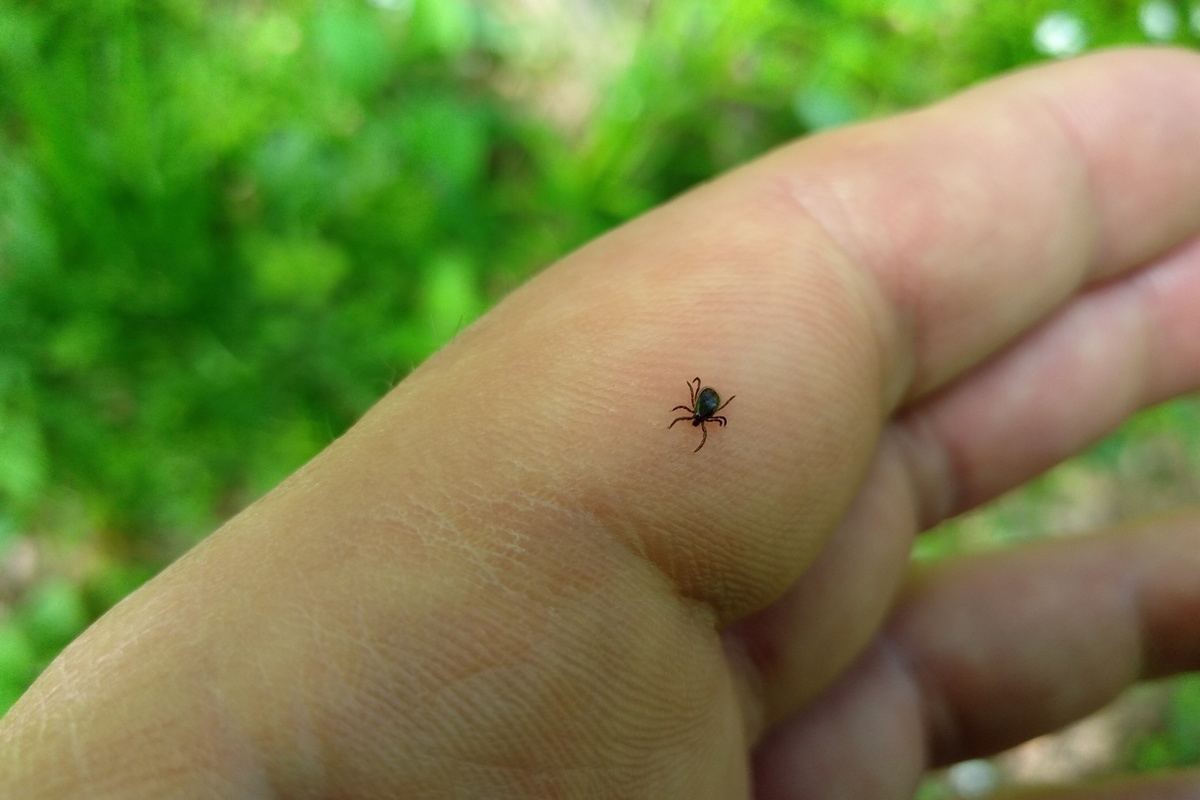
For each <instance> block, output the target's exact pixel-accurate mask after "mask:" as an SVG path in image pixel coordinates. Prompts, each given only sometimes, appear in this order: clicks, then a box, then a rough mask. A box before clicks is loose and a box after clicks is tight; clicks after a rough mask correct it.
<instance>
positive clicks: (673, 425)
mask: <svg viewBox="0 0 1200 800" xmlns="http://www.w3.org/2000/svg"><path fill="white" fill-rule="evenodd" d="M685 419H687V420H690V419H693V418H692V417H690V416H689V417H680V418H679V419H677V420H675V422H683V421H684V420H685ZM675 422H672V423H671V424H670V425H668V426H667V427H668V428H674V427H675Z"/></svg>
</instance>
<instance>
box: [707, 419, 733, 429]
mask: <svg viewBox="0 0 1200 800" xmlns="http://www.w3.org/2000/svg"><path fill="white" fill-rule="evenodd" d="M708 421H709V422H715V423H717V424H718V425H720V426H721V427H722V428H724V427H725V423H726V422H728V421H729V420H727V419H725V418H724V417H709V418H708Z"/></svg>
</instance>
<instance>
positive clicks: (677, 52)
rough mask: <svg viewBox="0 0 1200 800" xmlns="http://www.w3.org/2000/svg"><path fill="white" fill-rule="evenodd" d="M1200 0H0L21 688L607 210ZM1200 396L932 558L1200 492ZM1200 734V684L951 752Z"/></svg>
mask: <svg viewBox="0 0 1200 800" xmlns="http://www.w3.org/2000/svg"><path fill="white" fill-rule="evenodd" d="M1148 42H1161V43H1173V44H1177V45H1184V46H1189V47H1196V46H1198V45H1200V2H1196V3H1187V2H1176V1H1174V0H1146V1H1145V2H1133V1H1132V0H1108V1H1107V2H1094V1H1091V2H1032V1H1028V2H986V3H985V2H972V1H971V0H883V1H882V2H880V0H810V1H809V2H800V0H793V1H791V2H787V1H781V0H706V2H702V3H697V2H694V0H370V1H369V0H323V1H322V2H316V0H242V1H241V2H237V1H236V0H224V1H223V2H210V3H206V4H197V3H193V2H189V0H88V1H87V2H82V3H81V2H78V1H77V0H36V2H33V1H27V2H24V1H21V0H0V713H2V712H3V710H4V709H6V708H8V706H9V705H11V703H12V702H13V701H14V700H15V699H16V698H17V697H18V696H19V695H20V693H21V692H22V691H23V690H24V689H25V688H26V687H27V686H28V685H29V683H30V682H31V681H32V680H33V679H34V678H35V677H36V676H37V674H38V673H39V672H40V670H41V669H43V668H44V667H45V665H46V664H47V663H48V662H49V661H50V659H52V658H53V657H54V655H55V654H56V653H57V652H58V651H59V650H60V649H61V648H62V647H63V646H64V645H65V644H66V643H67V642H69V641H70V640H71V639H72V638H74V637H75V636H76V635H77V634H78V633H79V632H80V631H81V630H82V629H83V628H84V627H86V626H87V625H88V624H89V623H90V622H91V621H92V620H94V619H95V618H96V617H98V616H99V615H100V614H102V613H103V612H104V611H105V610H106V609H107V608H108V607H110V606H111V605H112V604H113V603H115V602H116V601H118V600H119V599H120V598H121V597H123V596H124V595H125V594H127V593H128V592H130V591H131V590H133V589H134V588H136V587H137V586H138V585H139V584H140V583H142V582H143V581H145V580H146V579H148V578H149V577H150V576H152V575H153V574H154V573H155V572H156V571H158V570H159V569H161V568H162V567H163V566H164V565H165V564H167V563H168V562H169V561H171V560H172V559H173V558H175V557H176V556H178V555H179V554H180V553H181V552H183V551H184V550H186V549H187V548H188V547H189V546H191V545H192V544H194V543H195V542H196V541H198V540H199V539H200V538H201V537H203V536H204V535H205V534H207V533H209V532H210V531H212V530H213V529H214V528H215V527H216V526H218V525H219V524H220V523H221V522H222V521H223V520H224V519H226V518H228V517H229V516H230V515H232V514H233V513H235V512H236V511H237V510H239V509H241V508H242V507H244V506H245V505H247V504H248V503H249V502H251V501H252V500H254V499H255V498H256V497H258V496H259V495H261V494H262V493H263V492H265V491H266V490H268V489H269V488H271V487H272V486H273V485H274V484H275V483H277V482H278V481H279V480H281V479H282V478H283V477H284V476H286V475H288V474H289V473H290V472H292V471H293V470H295V469H296V468H297V467H298V466H300V465H301V464H302V463H304V462H305V461H306V460H307V459H308V458H310V457H311V456H312V455H314V454H315V453H316V452H317V451H319V450H320V449H321V448H322V447H324V446H325V445H326V444H327V443H329V442H330V441H331V440H332V439H334V438H335V437H337V436H338V435H339V434H340V433H341V432H342V431H343V430H345V429H346V428H347V427H348V426H349V425H350V424H351V423H352V422H353V421H354V420H355V419H356V418H357V417H358V416H359V415H360V414H361V413H362V412H363V411H364V410H365V409H366V408H367V407H368V406H370V405H371V404H372V403H373V402H374V401H375V400H376V399H377V398H379V397H380V396H381V395H382V394H384V393H385V392H386V391H387V390H388V389H389V387H391V386H392V385H394V384H395V383H396V382H397V381H399V380H400V379H402V378H403V377H404V376H405V374H407V373H408V372H409V371H410V370H411V369H412V368H413V367H414V366H415V365H416V364H418V363H420V362H421V361H422V360H423V359H424V358H425V357H426V356H428V355H429V354H430V353H431V352H433V351H434V350H435V349H436V348H437V347H438V346H439V345H441V344H442V343H444V342H445V341H447V340H448V339H449V338H451V337H452V336H453V335H454V334H455V332H456V331H458V330H459V329H460V328H461V327H462V326H464V325H466V324H468V323H469V322H470V321H471V320H472V319H474V318H475V317H476V316H478V315H479V314H480V313H481V312H483V311H484V310H486V309H487V308H488V307H489V306H490V305H492V304H493V303H494V302H495V301H496V300H497V299H498V298H500V297H502V296H503V295H504V294H505V293H506V292H508V291H509V290H511V289H512V288H513V287H514V286H516V285H517V284H519V283H520V282H522V281H523V280H525V279H526V278H528V277H529V276H530V275H531V274H533V273H534V272H536V271H537V270H538V269H539V268H541V267H542V266H544V265H546V264H547V263H549V262H551V261H553V260H554V259H555V258H556V257H558V256H560V255H562V254H564V253H566V252H567V251H569V250H571V249H572V248H574V247H575V246H577V245H579V244H581V243H582V242H584V241H586V240H587V239H589V238H592V237H594V236H596V235H597V234H599V233H601V232H603V231H605V230H608V229H610V228H612V227H613V226H615V225H617V224H618V223H620V222H622V221H623V220H626V219H628V218H629V217H631V216H634V215H636V214H638V213H640V212H642V211H644V210H646V209H648V208H650V207H652V206H654V205H656V204H658V203H661V202H662V201H664V200H666V199H667V198H670V197H672V196H673V195H675V194H678V193H679V192H681V191H684V190H686V189H687V188H688V187H690V186H692V185H694V184H696V183H697V182H699V181H702V180H705V179H707V178H709V177H711V176H713V175H715V174H717V173H719V172H721V171H723V170H725V169H727V168H729V167H731V166H733V165H735V164H738V163H740V162H743V161H746V160H748V159H750V158H753V157H754V156H756V155H758V154H760V153H762V152H763V151H764V150H766V149H768V148H770V147H772V146H773V145H776V144H778V143H781V142H783V141H786V140H788V139H792V138H795V137H797V136H802V135H804V134H806V133H809V132H811V131H815V130H820V129H824V128H829V127H832V126H837V125H843V124H847V123H850V122H853V121H855V120H859V119H864V118H869V117H875V116H880V115H884V114H888V113H890V112H894V111H897V110H901V109H907V108H911V107H914V106H917V105H920V104H923V103H927V102H930V101H932V100H934V99H937V98H940V97H943V96H945V95H947V94H950V93H951V92H953V91H955V90H957V89H959V88H961V87H964V86H966V85H968V84H971V83H973V82H976V81H979V80H981V79H984V78H987V77H989V76H992V75H995V74H997V73H1000V72H1003V71H1005V70H1009V69H1012V68H1014V67H1017V66H1019V65H1022V64H1029V63H1033V62H1037V61H1044V60H1048V59H1055V58H1068V57H1071V56H1073V55H1075V54H1078V53H1081V52H1083V51H1086V50H1091V49H1095V48H1100V47H1107V46H1111V45H1115V44H1120V43H1148ZM1198 467H1200V404H1198V403H1197V401H1196V399H1195V398H1190V399H1189V398H1185V399H1183V400H1180V401H1176V402H1175V403H1172V404H1170V405H1168V406H1164V407H1161V408H1158V409H1154V410H1152V411H1149V412H1146V413H1144V414H1142V415H1140V416H1138V417H1137V418H1135V419H1134V420H1132V421H1131V422H1130V423H1129V424H1128V425H1127V426H1126V427H1125V428H1123V429H1122V430H1121V431H1119V432H1118V433H1117V434H1116V435H1114V436H1113V437H1111V438H1110V439H1108V440H1106V441H1105V442H1104V443H1102V444H1101V445H1100V446H1098V447H1097V448H1095V449H1094V450H1093V451H1092V452H1090V453H1088V454H1087V455H1085V456H1083V457H1081V458H1079V459H1076V460H1075V461H1073V462H1071V463H1069V464H1067V465H1065V466H1063V467H1062V468H1060V469H1058V470H1056V471H1054V472H1053V473H1051V474H1050V475H1048V476H1046V477H1044V478H1042V479H1040V480H1038V481H1037V482H1035V483H1034V485H1032V486H1031V487H1029V488H1028V489H1027V490H1024V491H1022V492H1021V493H1018V494H1015V495H1013V496H1011V497H1007V498H1005V499H1003V500H1002V501H1001V502H999V503H997V504H994V505H993V506H992V507H990V508H989V509H987V510H986V511H984V512H980V513H975V514H972V515H969V516H968V517H965V518H962V519H960V520H956V521H954V522H952V523H950V524H947V525H945V526H943V527H942V528H939V529H938V530H936V531H933V532H931V533H929V534H927V535H926V536H925V537H923V538H922V540H921V541H920V542H919V543H918V546H917V552H916V555H915V557H916V558H937V557H943V556H945V555H947V554H953V553H957V552H963V551H967V550H973V549H979V548H987V547H996V546H1004V545H1006V544H1010V543H1012V542H1015V541H1020V540H1023V539H1027V538H1032V537H1036V536H1044V535H1071V534H1072V533H1074V532H1080V531H1084V530H1087V529H1090V528H1093V527H1095V526H1097V525H1103V524H1106V523H1108V522H1111V521H1115V520H1119V519H1123V518H1126V517H1129V516H1133V515H1136V514H1141V513H1145V512H1148V511H1155V510H1159V509H1166V508H1176V507H1179V506H1182V505H1186V504H1189V503H1197V502H1200V468H1198ZM1183 764H1191V765H1200V680H1198V679H1196V678H1195V677H1185V678H1183V679H1176V680H1173V681H1168V682H1163V683H1159V684H1155V685H1153V686H1149V687H1145V688H1140V689H1138V690H1135V691H1134V692H1132V693H1131V694H1130V695H1129V696H1128V697H1127V698H1126V699H1124V700H1122V701H1121V702H1119V703H1118V704H1117V705H1116V706H1114V707H1113V708H1111V709H1109V710H1107V711H1106V712H1104V713H1103V714H1101V715H1099V716H1098V717H1096V718H1094V719H1092V720H1088V721H1087V722H1085V723H1083V724H1081V725H1079V726H1076V727H1075V728H1073V729H1071V730H1070V731H1067V732H1066V733H1064V734H1063V735H1060V736H1056V737H1047V738H1046V739H1043V740H1038V741H1037V742H1033V743H1031V744H1029V745H1026V746H1025V747H1023V748H1020V749H1018V750H1017V751H1015V752H1013V753H1010V754H1008V755H1005V756H1003V757H1001V758H998V759H993V760H990V761H980V762H970V763H968V764H964V765H960V766H958V767H956V768H954V769H953V770H950V771H948V772H946V773H944V774H942V775H940V776H938V777H936V778H935V779H931V781H930V782H929V783H928V785H926V786H925V787H924V788H923V790H922V795H923V797H925V798H928V799H930V800H932V799H933V798H943V797H960V796H974V795H976V794H979V793H982V792H984V791H987V790H988V789H990V788H991V787H992V786H995V785H997V784H1000V783H1004V782H1007V781H1010V780H1043V779H1059V778H1071V777H1074V776H1076V775H1091V774H1103V773H1106V772H1112V771H1126V770H1130V769H1133V770H1151V769H1159V768H1164V767H1170V766H1173V765H1183Z"/></svg>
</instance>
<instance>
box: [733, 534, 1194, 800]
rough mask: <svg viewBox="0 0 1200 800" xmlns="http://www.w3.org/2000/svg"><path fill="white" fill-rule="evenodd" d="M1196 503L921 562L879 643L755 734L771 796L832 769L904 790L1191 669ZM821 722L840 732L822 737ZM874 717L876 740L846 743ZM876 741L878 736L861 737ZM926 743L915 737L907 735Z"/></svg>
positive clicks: (797, 789) (794, 792)
mask: <svg viewBox="0 0 1200 800" xmlns="http://www.w3.org/2000/svg"><path fill="white" fill-rule="evenodd" d="M1197 620H1200V513H1191V514H1188V515H1180V516H1176V517H1174V518H1170V519H1164V520H1160V521H1158V522H1155V523H1151V524H1146V525H1144V526H1142V527H1140V528H1137V529H1129V530H1122V531H1114V532H1112V533H1109V534H1105V535H1102V536H1095V537H1086V538H1077V539H1069V540H1058V541H1054V542H1047V543H1041V544H1038V545H1032V546H1028V547H1024V548H1021V549H1017V550H1012V551H1006V552H1000V553H992V554H987V555H983V556H975V557H970V558H964V559H958V560H954V561H950V562H947V563H944V564H940V565H936V566H933V567H930V568H927V569H925V570H923V571H920V572H918V573H916V574H915V575H914V579H913V581H912V583H911V584H910V586H909V588H908V590H907V591H906V593H905V596H904V597H903V599H902V601H901V602H900V604H899V606H898V607H897V610H896V613H895V614H894V615H893V617H892V618H891V620H890V621H889V623H888V625H887V628H886V630H885V633H884V635H883V637H882V638H881V639H880V643H879V644H878V645H877V646H875V647H873V648H872V649H871V650H869V651H868V652H866V653H865V654H864V656H863V658H862V659H861V660H860V662H859V663H858V664H857V665H856V666H855V668H854V669H853V670H852V671H851V672H850V673H848V674H847V676H846V677H845V678H844V679H843V680H842V681H840V682H839V683H837V684H835V685H834V686H833V687H831V688H830V690H829V692H828V693H827V694H826V695H824V696H822V697H821V698H820V699H819V700H818V701H817V702H815V703H814V704H813V705H812V706H811V708H809V709H806V710H805V711H804V712H802V713H801V714H799V715H797V716H796V717H794V718H793V719H791V720H789V721H787V722H786V723H784V724H783V725H781V726H780V727H779V728H778V729H777V731H775V732H774V733H773V734H772V735H771V737H770V738H769V739H768V740H767V741H766V742H765V743H764V744H763V746H762V748H761V749H760V752H759V755H758V759H757V766H756V769H757V770H758V774H759V775H760V782H761V783H762V784H763V785H764V786H771V787H774V789H775V790H777V793H776V794H771V793H769V792H768V793H767V794H766V795H765V796H767V797H814V796H815V797H826V796H840V795H837V794H835V793H830V792H831V791H832V789H834V788H835V787H836V783H837V781H839V780H841V778H842V776H845V775H847V774H853V776H854V778H853V779H854V780H855V781H859V782H860V783H861V785H866V786H873V787H876V788H880V789H883V790H886V791H883V792H881V793H875V794H870V793H868V794H864V795H862V796H874V797H881V798H886V797H899V796H906V797H907V796H909V795H907V794H904V795H902V794H901V792H902V791H904V790H906V789H907V790H908V791H911V788H912V786H913V785H915V782H916V781H917V780H918V779H919V777H920V775H921V774H922V772H923V771H924V770H925V769H927V768H929V767H933V766H938V765H943V764H947V763H951V762H955V761H959V760H962V759H964V758H971V757H976V756H984V755H990V754H992V753H995V752H998V751H1000V750H1002V749H1004V748H1007V747H1009V746H1012V745H1014V744H1017V743H1018V742H1021V741H1024V740H1026V739H1029V738H1032V737H1034V736H1037V735H1040V734H1043V733H1047V732H1050V731H1053V730H1056V729H1058V728H1060V727H1061V726H1063V725H1065V724H1067V723H1069V722H1071V721H1073V720H1076V719H1078V718H1080V717H1082V716H1084V715H1086V714H1088V713H1090V712H1092V711H1095V710H1097V709H1098V708H1100V707H1102V706H1103V705H1105V704H1106V703H1108V702H1110V701H1111V700H1112V699H1114V698H1115V697H1116V696H1117V695H1118V694H1119V693H1120V692H1121V691H1123V690H1124V689H1125V688H1127V687H1128V686H1130V685H1132V684H1133V683H1134V682H1135V681H1138V680H1143V679H1148V678H1156V677H1161V676H1163V675H1167V674H1172V673H1177V672H1183V671H1189V670H1195V669H1197V668H1200V635H1198V631H1200V628H1198V627H1197ZM830 731H835V732H837V733H838V734H840V735H839V736H833V737H831V735H830ZM878 731H884V732H890V733H889V735H886V736H884V737H882V740H881V745H882V746H883V747H884V750H883V751H882V752H879V753H876V754H875V758H872V759H863V760H861V761H860V760H857V759H855V758H854V755H855V754H854V753H853V750H852V749H851V750H850V751H849V752H847V753H845V754H843V752H842V750H841V749H840V748H842V747H843V746H844V743H847V742H855V741H862V740H869V739H870V737H871V736H873V735H875V734H876V733H877V732H878ZM870 740H872V741H874V740H873V739H870ZM913 741H918V742H925V743H927V746H926V748H918V749H916V750H914V749H912V748H911V747H906V746H903V745H902V743H904V742H913Z"/></svg>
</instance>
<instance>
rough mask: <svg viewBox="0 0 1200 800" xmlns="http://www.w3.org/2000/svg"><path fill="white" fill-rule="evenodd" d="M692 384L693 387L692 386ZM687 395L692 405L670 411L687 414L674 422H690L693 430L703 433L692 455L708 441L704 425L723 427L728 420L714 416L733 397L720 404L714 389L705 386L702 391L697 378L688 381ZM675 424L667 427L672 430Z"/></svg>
mask: <svg viewBox="0 0 1200 800" xmlns="http://www.w3.org/2000/svg"><path fill="white" fill-rule="evenodd" d="M692 384H695V385H694V386H693V385H692ZM688 393H689V394H690V395H691V396H692V404H691V405H690V406H675V407H674V408H672V409H671V410H672V411H687V412H689V414H688V416H686V417H679V418H678V419H676V420H675V422H684V421H686V420H690V421H691V423H692V427H693V428H694V427H696V426H697V425H699V426H700V430H701V431H702V432H703V433H704V435H703V436H701V437H700V444H699V445H698V446H697V447H696V449H695V450H693V451H692V452H693V453H699V452H700V448H701V447H704V443H705V442H706V441H708V428H706V427H704V423H706V422H715V423H717V424H718V425H720V426H722V427H724V426H725V423H726V422H728V421H729V420H727V419H725V418H724V417H718V416H715V415H716V413H717V412H718V411H720V410H721V409H722V408H724V407H725V406H727V405H729V404H730V403H731V402H733V396H731V397H730V398H729V399H728V400H726V401H725V402H724V403H722V402H721V395H719V394H717V390H716V389H714V388H712V387H711V386H705V387H704V388H703V389H701V388H700V379H699V378H693V379H692V380H690V381H688ZM675 422H672V423H671V424H670V425H668V426H667V427H668V428H674V427H675Z"/></svg>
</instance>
